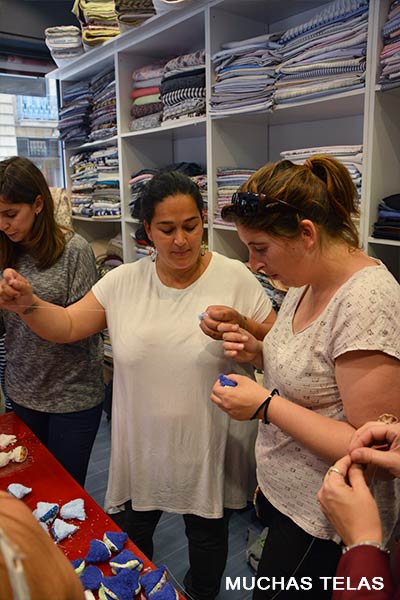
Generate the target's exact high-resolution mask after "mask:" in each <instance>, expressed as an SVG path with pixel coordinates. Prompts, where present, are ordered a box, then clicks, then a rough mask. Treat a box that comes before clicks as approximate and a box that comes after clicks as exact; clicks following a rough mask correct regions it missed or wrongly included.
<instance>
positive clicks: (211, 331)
mask: <svg viewBox="0 0 400 600" xmlns="http://www.w3.org/2000/svg"><path fill="white" fill-rule="evenodd" d="M200 329H201V330H202V332H203V333H205V334H206V335H208V336H209V337H211V338H213V339H215V340H222V334H221V333H219V332H218V331H216V330H215V329H210V328H209V327H207V326H206V325H205V324H204V321H202V322H201V323H200Z"/></svg>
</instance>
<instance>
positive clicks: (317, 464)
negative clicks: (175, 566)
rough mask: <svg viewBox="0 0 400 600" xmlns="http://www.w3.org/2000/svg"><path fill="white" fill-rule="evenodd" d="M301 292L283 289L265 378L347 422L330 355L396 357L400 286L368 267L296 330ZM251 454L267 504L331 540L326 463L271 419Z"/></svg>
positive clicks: (390, 498)
mask: <svg viewBox="0 0 400 600" xmlns="http://www.w3.org/2000/svg"><path fill="white" fill-rule="evenodd" d="M304 291H305V288H292V289H290V290H289V292H288V294H287V296H286V298H285V300H284V302H283V304H282V307H281V310H280V312H279V315H278V318H277V321H276V323H275V324H274V326H273V328H272V329H271V331H270V332H269V334H268V335H267V336H266V337H265V338H264V347H263V354H264V383H265V386H266V387H267V388H268V389H271V388H278V390H279V393H280V395H281V396H282V397H284V398H287V399H288V400H291V401H292V402H295V403H296V404H299V405H301V406H304V407H306V408H308V409H310V410H313V411H316V412H318V413H320V414H322V415H324V416H326V417H330V418H333V419H338V420H346V416H345V414H344V410H343V405H342V402H341V398H340V393H339V389H338V386H337V383H336V379H335V360H336V358H338V357H339V356H340V355H342V354H344V353H346V352H350V351H352V350H376V351H380V352H384V353H386V354H389V355H390V356H393V357H396V358H397V359H400V286H399V285H398V283H397V282H396V280H395V279H394V278H393V277H392V275H391V274H390V273H389V271H388V270H387V269H386V267H385V266H384V265H382V264H379V265H377V266H372V267H366V268H364V269H362V270H360V271H358V272H357V273H355V274H354V275H353V276H352V277H351V278H350V279H349V280H348V281H347V282H345V283H344V285H342V286H341V287H340V288H339V289H338V290H337V292H336V293H335V295H334V296H333V297H332V298H331V300H330V302H329V303H328V305H327V306H326V307H325V309H324V310H323V312H322V313H321V314H320V315H319V316H318V317H317V319H315V321H314V322H313V323H311V324H310V325H308V326H307V327H306V328H305V329H304V330H302V331H300V332H298V333H296V334H294V333H293V328H292V324H293V316H294V314H295V311H296V307H297V305H298V303H299V301H300V299H301V298H302V296H303V294H304ZM357 401H358V402H362V399H357ZM256 456H257V465H258V467H257V477H258V481H259V484H260V487H261V489H262V491H263V493H264V494H265V496H266V497H267V498H268V499H269V500H270V502H271V503H272V504H273V505H274V506H275V507H276V508H277V509H278V510H280V511H281V512H282V513H284V514H286V515H287V516H289V517H290V518H292V519H293V520H294V521H295V522H296V523H297V524H298V525H299V526H300V527H302V528H303V529H304V530H305V531H307V532H308V533H310V534H311V535H314V536H316V537H320V538H331V537H332V536H333V529H332V528H331V527H330V525H329V524H328V522H327V520H326V519H325V517H324V515H323V514H322V512H321V510H320V507H319V505H318V503H317V499H316V494H317V492H318V490H319V488H320V486H321V483H322V479H323V477H324V475H325V473H326V471H327V469H328V467H329V465H328V464H327V463H326V462H325V461H324V460H323V459H322V458H320V457H317V456H315V455H314V454H312V452H311V451H310V450H308V449H307V448H305V447H304V446H302V445H301V444H299V443H297V442H296V441H295V440H293V439H292V438H291V437H290V436H289V435H287V434H286V433H284V432H283V431H281V430H280V429H279V428H278V427H276V426H274V425H263V424H260V428H259V434H258V439H257V444H256ZM380 488H381V490H383V489H384V484H383V483H382V485H380ZM385 489H386V491H385V494H384V495H385V496H386V498H385V499H383V500H382V504H381V509H382V511H383V512H385V511H386V513H387V526H388V527H389V528H390V527H391V526H392V525H393V519H394V515H395V514H396V512H397V509H396V504H395V489H394V484H393V483H392V482H390V483H388V485H387V487H386V488H385ZM377 493H379V490H378V492H377ZM398 506H399V501H397V507H398ZM390 513H392V514H390ZM389 522H390V523H389Z"/></svg>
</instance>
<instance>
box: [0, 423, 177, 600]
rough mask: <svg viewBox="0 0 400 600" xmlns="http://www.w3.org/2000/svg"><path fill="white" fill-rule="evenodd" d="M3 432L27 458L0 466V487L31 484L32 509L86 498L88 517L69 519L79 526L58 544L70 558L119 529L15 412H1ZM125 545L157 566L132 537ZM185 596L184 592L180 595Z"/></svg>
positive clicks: (108, 572)
mask: <svg viewBox="0 0 400 600" xmlns="http://www.w3.org/2000/svg"><path fill="white" fill-rule="evenodd" d="M0 433H6V434H12V435H15V436H16V438H17V441H16V443H15V444H13V445H11V446H8V447H7V448H5V449H4V451H7V452H8V451H9V450H12V449H13V448H15V447H16V446H25V447H26V448H27V450H28V458H27V459H26V461H25V462H23V463H19V464H17V463H9V464H8V465H7V466H5V467H1V468H0V489H1V490H6V489H7V486H8V485H9V484H10V483H21V484H23V485H25V486H27V487H30V488H32V492H30V493H29V494H27V495H26V496H25V497H24V498H23V501H24V502H25V503H26V504H27V505H28V506H29V508H30V509H31V510H34V509H35V508H36V504H37V503H38V502H40V501H41V502H55V503H57V504H59V505H60V506H62V505H63V504H65V503H66V502H69V501H70V500H74V499H75V498H83V500H84V502H85V511H86V515H87V518H86V520H85V521H78V520H77V519H68V522H69V523H74V524H75V525H78V526H79V529H78V531H77V532H76V533H74V535H73V536H71V537H70V538H67V539H65V540H63V541H62V542H60V543H59V544H58V546H59V548H60V549H61V550H62V551H63V552H64V554H65V555H66V556H67V557H68V558H69V559H70V560H73V559H75V558H83V557H84V556H85V555H86V554H87V552H88V550H89V545H90V540H92V539H94V538H95V539H98V540H102V539H103V534H104V532H105V531H120V529H119V527H118V526H117V525H116V524H115V523H114V521H113V520H112V519H111V518H110V517H109V516H108V515H107V514H106V513H105V512H104V511H103V510H102V509H101V508H100V506H99V505H98V504H96V502H95V501H94V500H93V498H92V497H91V496H89V494H88V493H87V492H86V491H85V490H84V489H83V488H82V487H81V486H80V485H79V483H77V482H76V481H75V479H73V477H71V475H70V474H69V473H68V472H67V471H66V470H65V469H64V467H62V466H61V464H60V463H59V462H58V461H57V460H56V459H55V458H54V456H53V455H52V454H51V453H50V452H49V451H48V450H47V448H46V447H45V446H44V445H43V444H42V443H41V442H40V441H39V439H38V438H37V437H36V435H35V434H34V433H33V432H32V431H31V430H30V429H29V428H28V427H27V426H26V425H25V423H23V422H22V421H21V420H20V419H19V418H18V417H17V416H16V415H15V414H14V413H6V414H4V415H0ZM124 548H129V549H130V550H131V551H132V552H133V553H134V554H136V556H139V557H140V558H141V559H142V560H143V563H144V569H145V570H146V571H147V570H149V569H154V568H155V567H154V565H153V563H152V562H150V561H149V560H148V559H147V558H146V557H145V556H144V554H142V552H141V551H140V550H139V549H138V548H137V547H136V546H135V544H133V543H132V542H131V541H130V540H129V538H128V541H127V542H126V544H125V547H124ZM98 566H99V567H100V569H101V570H102V571H103V573H104V575H107V576H108V575H111V569H110V567H109V565H108V564H106V563H101V564H99V565H98ZM179 597H180V599H181V600H183V597H182V596H179ZM137 598H138V600H139V599H143V600H145V598H146V597H145V595H144V594H139V595H138V596H137Z"/></svg>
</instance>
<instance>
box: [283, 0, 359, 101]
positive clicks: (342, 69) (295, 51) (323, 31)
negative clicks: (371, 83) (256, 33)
mask: <svg viewBox="0 0 400 600" xmlns="http://www.w3.org/2000/svg"><path fill="white" fill-rule="evenodd" d="M368 5H369V3H368V0H346V1H343V0H336V1H335V2H333V3H332V4H329V5H328V6H327V7H326V8H324V9H323V10H322V11H321V12H320V13H319V14H317V15H316V16H315V17H314V18H313V19H311V20H310V21H307V22H306V23H304V24H302V25H299V26H298V27H294V28H292V29H289V30H288V31H286V32H285V33H284V35H283V36H282V38H281V39H280V43H281V46H282V50H281V52H282V63H281V64H280V65H279V66H278V67H277V74H278V79H277V81H276V84H275V86H276V91H275V93H274V102H275V103H279V104H282V103H290V102H296V101H299V100H301V101H302V100H307V99H312V98H320V97H322V96H326V95H329V94H333V93H338V92H342V91H349V90H353V89H357V88H360V87H363V86H364V84H365V66H366V47H367V29H368Z"/></svg>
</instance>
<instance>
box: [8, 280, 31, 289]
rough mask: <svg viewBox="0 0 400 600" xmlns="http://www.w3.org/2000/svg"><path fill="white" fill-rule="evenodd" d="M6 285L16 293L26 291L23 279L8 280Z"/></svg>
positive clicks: (26, 285)
mask: <svg viewBox="0 0 400 600" xmlns="http://www.w3.org/2000/svg"><path fill="white" fill-rule="evenodd" d="M8 284H9V286H10V287H12V288H13V289H14V290H17V291H22V290H28V284H27V282H26V281H25V280H24V279H10V280H9V282H8Z"/></svg>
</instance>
